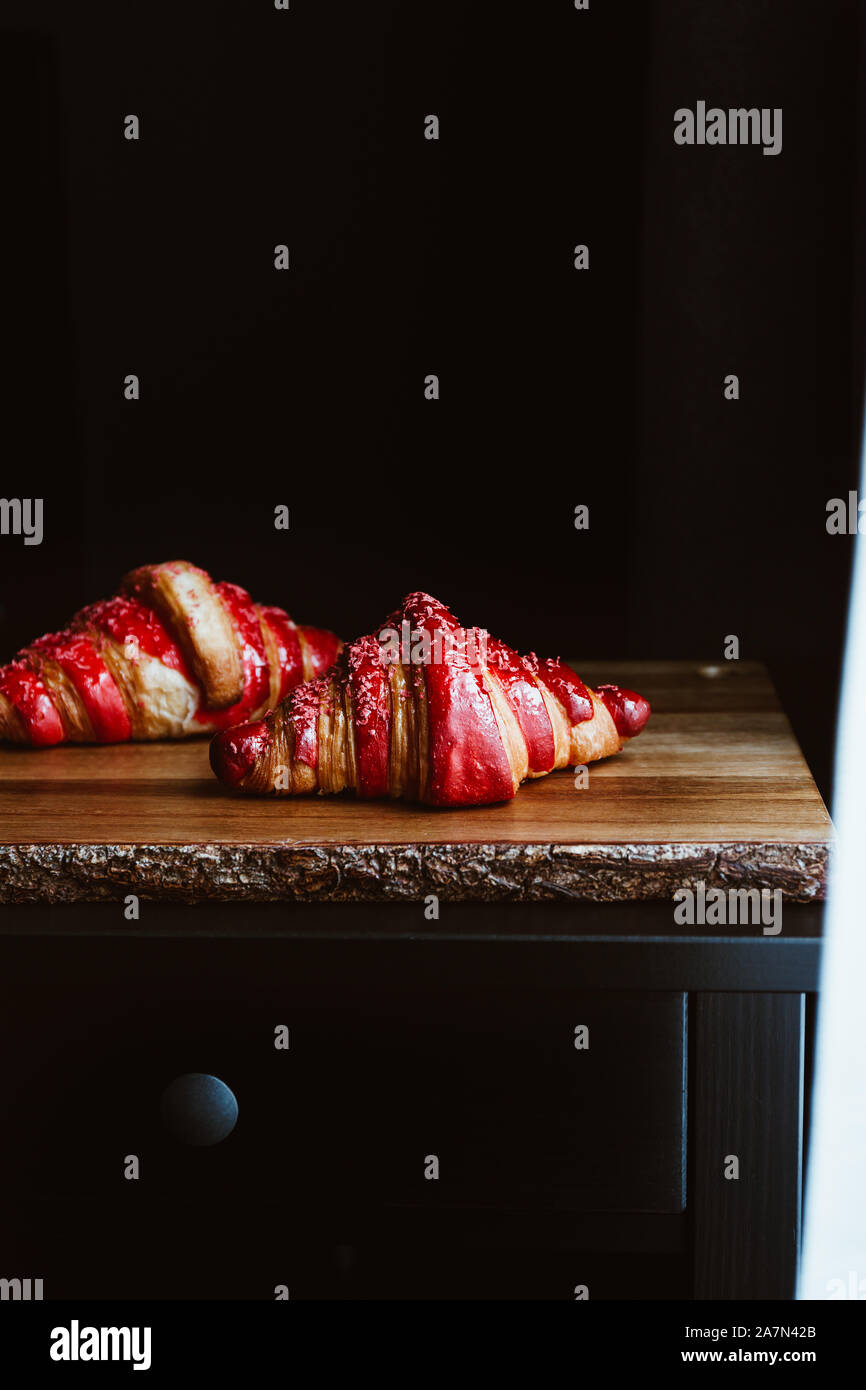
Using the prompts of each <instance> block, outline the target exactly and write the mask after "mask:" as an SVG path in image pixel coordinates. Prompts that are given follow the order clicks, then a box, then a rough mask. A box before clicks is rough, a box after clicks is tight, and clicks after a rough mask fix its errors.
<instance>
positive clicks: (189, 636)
mask: <svg viewBox="0 0 866 1390" xmlns="http://www.w3.org/2000/svg"><path fill="white" fill-rule="evenodd" d="M339 649H340V642H339V641H338V639H337V638H336V637H335V636H334V634H333V633H332V632H324V631H322V630H321V629H319V628H312V627H296V626H295V624H294V623H293V622H292V620H291V618H290V617H289V616H288V614H287V613H284V612H283V610H282V609H281V608H268V607H263V606H262V605H261V604H258V603H253V601H252V599H251V598H250V596H249V594H248V593H247V592H246V590H245V589H241V588H239V587H238V585H237V584H215V583H214V581H213V580H212V579H211V578H210V576H209V575H207V574H205V572H204V570H201V569H197V568H196V567H195V565H190V564H187V562H186V561H184V560H174V561H170V562H168V563H167V564H162V565H145V566H143V568H141V569H137V570H133V571H132V573H131V574H128V575H127V576H126V578H125V579H124V580H123V583H122V585H121V591H120V593H119V594H118V595H117V596H116V597H115V598H110V599H104V600H102V601H101V602H99V603H94V604H91V605H90V606H89V607H88V608H84V609H82V610H81V612H80V613H78V614H76V616H75V617H74V618H73V619H72V622H71V623H70V625H69V626H68V627H67V628H65V629H64V630H63V631H62V632H54V633H50V634H49V635H48V636H46V637H40V638H38V639H37V641H35V642H33V643H32V644H31V645H30V646H29V647H25V649H24V650H23V651H22V652H19V654H18V656H17V657H16V658H15V660H14V661H13V662H12V663H11V664H10V665H8V666H4V667H2V668H0V739H6V740H9V741H11V742H13V743H29V744H32V745H33V746H34V747H40V748H44V747H47V746H48V745H50V744H55V743H64V742H66V741H70V742H74V743H118V742H122V741H124V740H126V739H156V738H183V737H185V736H186V735H188V734H204V733H213V732H214V730H216V729H227V728H229V727H230V726H231V725H232V724H237V723H239V722H241V721H242V720H245V719H256V718H258V717H260V716H261V715H262V714H264V713H265V711H266V710H269V709H272V708H273V707H274V705H276V704H277V702H278V701H279V700H281V699H282V698H283V697H284V696H285V695H287V694H288V692H289V691H290V690H293V689H294V688H295V686H297V685H299V684H300V683H301V682H302V681H305V680H309V679H310V678H312V677H314V676H318V675H319V674H320V673H321V672H322V671H325V670H327V668H328V667H329V666H330V665H331V663H332V662H333V660H334V658H335V657H336V655H337V652H338V651H339Z"/></svg>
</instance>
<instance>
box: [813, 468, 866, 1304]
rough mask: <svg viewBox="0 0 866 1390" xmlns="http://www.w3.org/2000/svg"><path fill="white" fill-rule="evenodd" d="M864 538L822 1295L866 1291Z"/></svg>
mask: <svg viewBox="0 0 866 1390" xmlns="http://www.w3.org/2000/svg"><path fill="white" fill-rule="evenodd" d="M860 496H861V498H862V497H866V450H864V459H863V461H862V463H861V483H860ZM839 544H840V545H845V544H846V542H845V540H844V539H843V538H842V537H840V538H839ZM854 545H855V559H854V573H853V578H852V584H851V602H850V608H849V613H848V637H847V642H846V649H845V664H844V672H843V678H842V699H841V703H840V710H839V727H838V730H837V742H836V780H835V793H834V806H833V812H834V816H833V819H834V821H835V823H836V829H837V832H838V849H837V854H836V858H835V867H834V869H833V871H832V873H831V878H830V889H829V896H828V902H827V911H826V914H825V924H824V932H825V936H824V955H823V965H822V970H821V992H820V995H819V999H818V1036H817V1052H816V1068H815V1091H814V1105H813V1110H812V1117H813V1124H812V1137H811V1144H810V1152H809V1167H808V1170H807V1183H806V1210H805V1226H804V1243H803V1259H802V1264H801V1268H800V1281H799V1288H798V1297H799V1298H814V1299H825V1298H861V1299H866V537H863V536H858V537H857V539H856V540H855V542H854Z"/></svg>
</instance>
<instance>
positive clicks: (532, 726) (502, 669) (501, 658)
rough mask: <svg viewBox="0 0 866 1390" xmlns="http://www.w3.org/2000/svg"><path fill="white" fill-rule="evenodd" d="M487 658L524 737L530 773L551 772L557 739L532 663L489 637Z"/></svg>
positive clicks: (554, 759)
mask: <svg viewBox="0 0 866 1390" xmlns="http://www.w3.org/2000/svg"><path fill="white" fill-rule="evenodd" d="M487 659H488V664H489V666H490V669H491V670H492V671H495V672H496V675H497V676H498V677H499V680H500V682H501V684H502V688H503V689H504V691H505V694H506V696H507V698H508V703H509V704H510V705H511V708H512V710H513V711H514V715H515V718H516V719H517V722H518V724H519V725H520V731H521V733H522V734H523V737H524V738H525V740H526V748H527V752H528V754H529V770H530V772H550V770H551V768H552V767H553V765H554V763H555V761H556V740H555V738H554V735H553V725H552V724H551V722H550V715H549V714H548V713H547V706H546V705H545V703H544V696H543V695H542V693H541V691H540V690H539V688H538V684H537V682H536V680H535V676H534V673H533V668H532V663H531V662H529V661H528V660H526V659H524V658H523V657H521V656H518V654H517V652H515V651H512V649H511V647H507V646H506V645H505V643H504V642H499V641H497V640H496V639H495V638H492V637H489V638H488V639H487Z"/></svg>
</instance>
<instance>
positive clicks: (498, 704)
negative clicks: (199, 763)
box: [211, 593, 650, 806]
mask: <svg viewBox="0 0 866 1390" xmlns="http://www.w3.org/2000/svg"><path fill="white" fill-rule="evenodd" d="M407 635H408V640H407ZM649 715H650V707H649V703H648V702H647V701H646V700H645V699H644V698H643V696H641V695H637V694H635V692H634V691H631V690H621V689H620V688H619V687H618V686H613V685H604V686H599V688H598V689H597V690H594V691H593V690H590V689H589V688H588V687H587V686H585V685H584V684H583V682H582V681H581V680H580V678H579V676H577V675H576V674H575V673H574V671H572V669H571V667H570V666H566V665H565V663H564V662H562V661H560V660H559V659H558V658H557V659H546V660H540V659H539V658H538V657H537V656H535V654H534V653H532V654H530V655H529V656H519V655H518V654H517V652H515V651H512V649H511V648H510V647H507V646H506V645H505V643H504V642H499V641H497V640H496V639H494V638H492V637H490V636H489V635H488V634H487V633H486V632H484V631H483V630H482V629H479V628H462V627H460V625H459V623H458V622H457V620H456V619H455V618H454V616H453V615H452V614H451V613H450V612H449V610H448V609H447V608H446V607H445V606H444V605H443V604H441V603H439V602H438V601H437V600H436V599H434V598H432V597H431V596H430V595H429V594H422V593H415V594H410V595H409V597H408V598H407V599H406V600H405V602H404V604H403V606H402V608H400V609H398V610H397V611H396V612H395V613H393V614H392V615H391V616H390V618H388V619H387V620H386V623H385V624H384V625H383V627H382V628H381V629H380V630H379V632H378V633H376V634H373V635H371V636H368V637H362V638H359V639H358V640H357V641H355V642H352V643H351V645H350V646H348V647H347V648H345V650H344V651H343V653H342V655H341V657H340V659H339V661H338V662H337V663H336V665H335V666H334V668H333V669H332V670H330V671H328V672H326V673H325V674H324V675H323V676H320V677H319V678H318V679H317V680H314V681H310V682H309V683H308V684H306V685H304V686H302V687H300V688H299V689H297V690H295V691H294V692H292V693H291V694H290V695H289V696H287V698H286V699H284V700H283V701H282V702H281V703H280V704H279V705H278V707H277V708H276V709H274V710H272V711H271V713H270V714H268V715H266V717H265V718H264V719H258V720H253V721H251V722H249V723H247V724H244V725H241V726H240V727H238V728H234V729H229V730H226V731H225V732H224V733H221V734H218V735H217V737H216V738H215V739H214V740H213V741H212V743H211V766H212V767H213V769H214V772H215V773H216V775H217V776H218V777H219V778H220V780H221V781H222V782H224V783H225V785H226V786H228V787H230V788H232V789H235V790H239V791H244V792H260V793H263V792H276V793H277V794H280V795H296V794H298V793H302V792H312V791H320V792H340V791H344V790H346V789H349V790H351V791H354V792H355V793H356V794H357V795H358V796H361V797H380V796H390V797H402V798H405V799H407V800H411V801H422V802H426V803H428V804H430V805H433V806H473V805H483V804H485V803H488V802H495V801H505V800H508V799H510V798H511V797H513V796H514V794H515V792H516V791H517V788H518V787H519V785H520V783H521V782H523V781H524V780H525V779H526V778H533V777H543V776H544V775H545V773H548V772H551V771H552V770H553V769H554V768H560V767H567V766H569V765H572V766H573V765H578V764H585V763H589V762H592V761H594V760H595V759H597V758H606V757H608V756H610V755H611V754H613V753H618V752H620V751H621V749H622V748H623V747H624V746H625V744H626V743H627V742H628V741H629V739H631V738H634V737H635V736H636V735H637V734H639V733H640V731H641V729H642V728H643V727H644V725H645V724H646V722H647V719H648V718H649Z"/></svg>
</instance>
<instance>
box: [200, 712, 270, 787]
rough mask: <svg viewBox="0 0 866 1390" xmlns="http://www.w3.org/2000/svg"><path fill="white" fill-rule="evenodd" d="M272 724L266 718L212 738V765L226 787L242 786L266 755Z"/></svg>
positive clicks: (225, 731) (227, 730)
mask: <svg viewBox="0 0 866 1390" xmlns="http://www.w3.org/2000/svg"><path fill="white" fill-rule="evenodd" d="M270 741H271V730H270V725H269V724H267V722H266V721H265V720H264V719H259V720H257V721H256V722H255V723H254V724H241V725H240V726H239V727H238V728H236V729H226V730H224V732H223V733H221V734H217V735H216V737H215V738H213V739H211V745H210V765H211V767H212V768H213V770H214V772H215V773H216V775H217V777H219V779H220V781H222V782H225V784H226V786H227V787H239V786H240V784H241V782H242V781H243V780H244V778H245V777H246V776H247V774H248V773H249V772H251V771H252V769H253V767H254V766H255V764H256V762H257V761H258V759H259V758H261V757H262V756H264V754H265V753H267V750H268V745H269V744H270Z"/></svg>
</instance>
